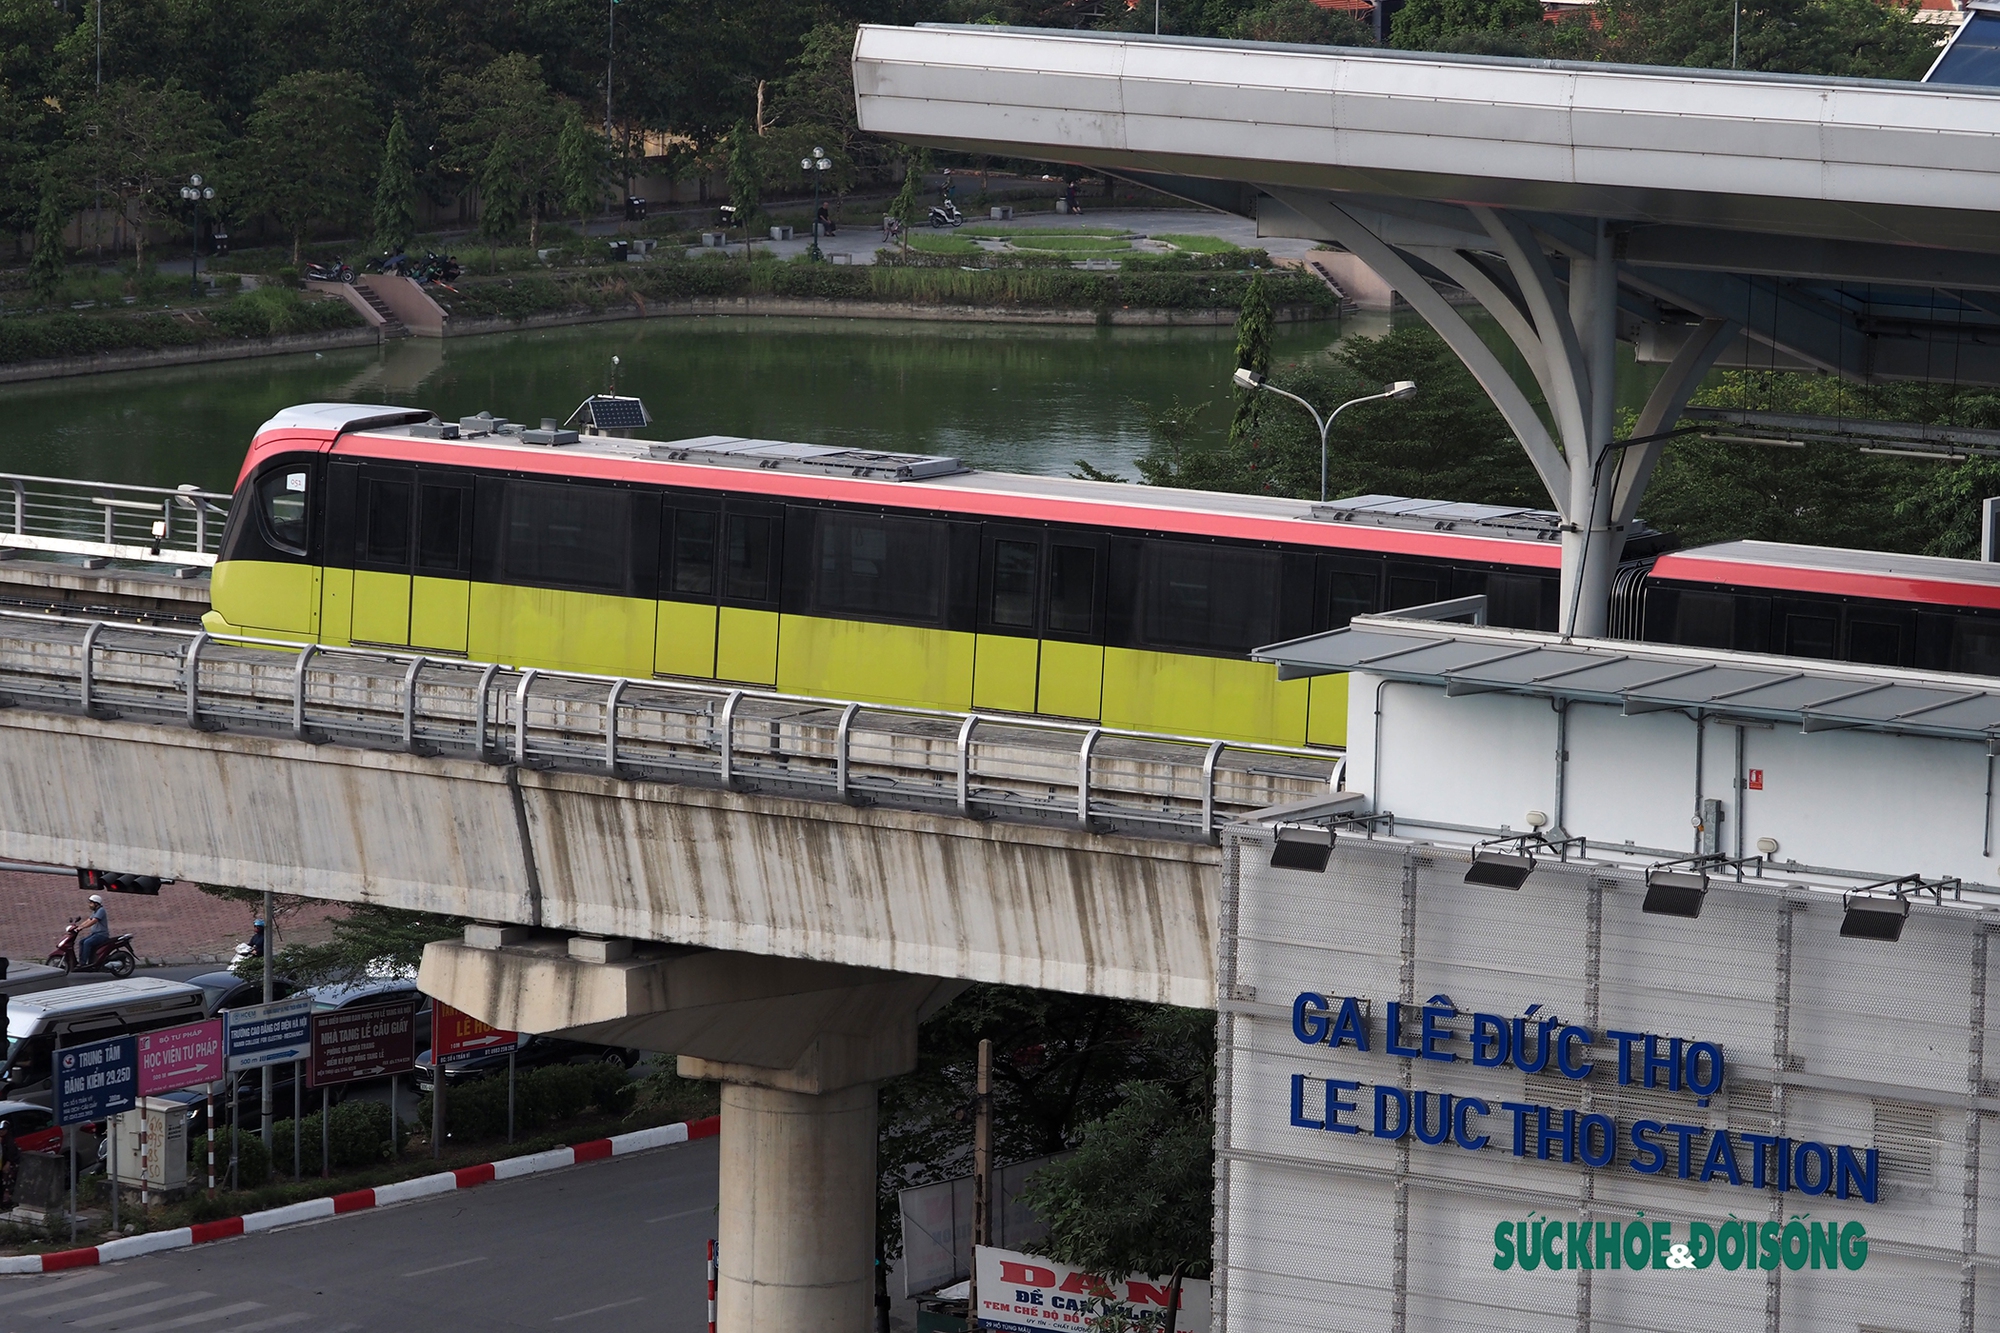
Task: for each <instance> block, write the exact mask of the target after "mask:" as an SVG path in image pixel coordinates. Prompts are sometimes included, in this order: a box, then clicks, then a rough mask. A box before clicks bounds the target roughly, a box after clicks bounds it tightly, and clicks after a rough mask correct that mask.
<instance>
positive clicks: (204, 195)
mask: <svg viewBox="0 0 2000 1333" xmlns="http://www.w3.org/2000/svg"><path fill="white" fill-rule="evenodd" d="M181 198H183V199H185V200H187V201H188V202H189V203H190V204H192V205H194V240H193V243H192V245H190V247H189V249H188V295H189V296H192V297H196V298H199V297H200V296H201V283H200V282H199V281H198V280H197V279H196V277H195V274H196V272H197V271H198V270H199V269H200V268H201V203H202V200H204V199H213V198H215V187H214V186H213V185H203V184H202V183H201V173H200V172H199V171H197V172H196V173H195V174H194V175H192V176H189V177H188V183H187V184H186V185H183V186H181Z"/></svg>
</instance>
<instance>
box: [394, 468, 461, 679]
mask: <svg viewBox="0 0 2000 1333" xmlns="http://www.w3.org/2000/svg"><path fill="white" fill-rule="evenodd" d="M471 598H472V478H471V477H467V476H462V475H459V474H455V473H448V472H432V471H430V470H428V469H424V470H420V471H419V472H418V473H417V531H416V570H415V572H414V573H413V574H412V575H411V578H410V634H409V640H408V642H409V645H410V646H411V647H412V648H430V649H435V650H437V651H439V652H447V653H463V652H464V651H465V647H466V621H467V619H468V616H469V612H470V604H471Z"/></svg>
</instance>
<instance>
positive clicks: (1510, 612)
mask: <svg viewBox="0 0 2000 1333" xmlns="http://www.w3.org/2000/svg"><path fill="white" fill-rule="evenodd" d="M1548 584H1549V581H1548V580H1547V579H1545V578H1543V577H1542V576H1541V575H1539V574H1502V573H1497V572H1496V573H1492V574H1488V575H1487V576H1486V623H1487V624H1489V625H1501V626H1505V627H1506V628H1508V629H1542V628H1545V627H1544V625H1543V624H1542V609H1543V608H1542V603H1543V600H1544V594H1545V593H1546V591H1547V589H1548ZM1547 628H1553V626H1552V625H1551V626H1548V627H1547Z"/></svg>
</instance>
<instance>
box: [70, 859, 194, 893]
mask: <svg viewBox="0 0 2000 1333" xmlns="http://www.w3.org/2000/svg"><path fill="white" fill-rule="evenodd" d="M76 883H77V887H78V888H80V889H82V890H83V891H84V892H85V893H144V894H151V895H157V894H158V893H159V891H160V885H161V884H163V883H165V884H171V883H173V881H172V880H162V879H161V878H160V877H159V876H158V875H125V874H119V873H115V872H113V871H109V870H86V869H85V868H84V867H82V866H78V867H77V868H76Z"/></svg>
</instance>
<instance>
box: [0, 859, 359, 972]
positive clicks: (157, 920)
mask: <svg viewBox="0 0 2000 1333" xmlns="http://www.w3.org/2000/svg"><path fill="white" fill-rule="evenodd" d="M104 905H105V906H106V907H107V908H109V909H110V912H111V933H112V934H114V935H124V934H127V933H129V934H131V935H132V937H133V938H132V946H133V951H134V952H135V953H137V954H138V955H139V961H140V962H141V963H143V964H145V965H147V966H159V967H174V966H180V965H184V964H188V963H226V962H229V961H230V960H231V959H232V957H233V956H234V952H235V949H236V946H237V945H238V944H239V943H241V942H242V941H244V940H246V939H248V938H249V937H250V921H251V918H252V917H254V916H256V914H257V913H256V909H255V908H253V907H252V906H250V905H249V904H247V903H233V902H227V901H225V900H223V899H221V898H216V897H212V896H210V895H209V894H206V893H203V892H202V891H201V890H200V889H198V888H196V887H195V886H194V885H192V884H168V885H164V886H163V887H162V888H161V889H160V894H159V896H158V897H157V898H155V897H151V896H148V895H145V894H136V893H107V894H105V895H104ZM85 906H86V902H85V897H84V894H83V892H82V890H80V889H78V888H77V886H76V875H75V873H74V872H73V871H67V872H63V873H59V874H40V873H33V872H25V871H19V870H0V955H4V956H5V957H7V958H10V959H13V960H15V961H17V962H40V961H41V960H42V959H43V958H45V957H47V956H48V952H49V950H50V949H52V948H54V947H55V944H56V941H57V940H58V939H60V938H61V937H62V931H63V926H64V924H65V923H66V922H68V920H69V919H70V918H71V917H73V916H80V915H82V913H83V910H84V907H85ZM346 910H347V909H346V908H345V907H343V906H341V905H340V904H338V903H312V904H309V905H307V906H306V907H304V908H302V909H300V910H299V911H298V912H296V913H294V914H293V915H291V916H289V917H287V918H285V922H284V925H285V932H284V934H283V935H282V936H280V937H276V939H275V941H274V942H275V943H276V944H278V945H279V946H280V947H282V946H283V945H285V944H297V943H301V942H305V941H313V940H322V939H325V938H326V935H327V923H328V922H329V921H330V920H332V919H333V918H335V917H337V916H339V915H341V914H342V913H344V912H345V911H346Z"/></svg>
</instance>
